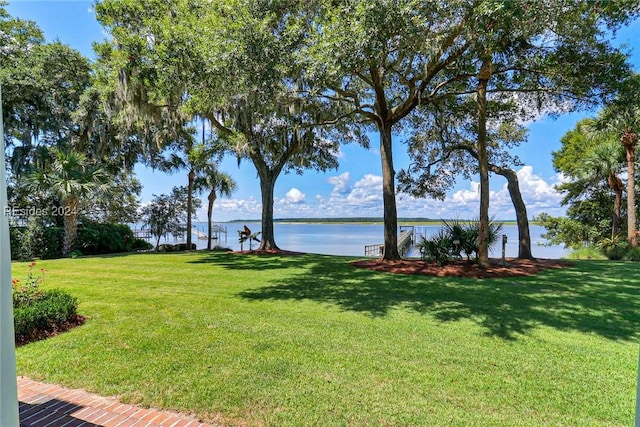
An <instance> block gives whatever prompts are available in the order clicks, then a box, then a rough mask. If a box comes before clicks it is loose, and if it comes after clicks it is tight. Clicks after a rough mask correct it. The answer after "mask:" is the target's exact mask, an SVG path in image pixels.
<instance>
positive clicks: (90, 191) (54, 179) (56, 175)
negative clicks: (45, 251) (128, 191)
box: [27, 148, 109, 256]
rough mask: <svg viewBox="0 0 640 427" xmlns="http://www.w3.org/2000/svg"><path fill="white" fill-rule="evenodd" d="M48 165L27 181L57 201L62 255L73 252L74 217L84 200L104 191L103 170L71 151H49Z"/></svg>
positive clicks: (75, 223) (75, 218) (104, 174)
mask: <svg viewBox="0 0 640 427" xmlns="http://www.w3.org/2000/svg"><path fill="white" fill-rule="evenodd" d="M51 154H52V158H53V159H52V162H51V163H50V164H49V165H48V166H47V167H46V168H41V169H36V170H35V171H33V172H32V173H31V174H30V175H29V176H28V178H27V181H28V185H29V186H30V187H32V188H33V189H35V190H38V191H45V192H51V193H53V194H54V195H55V196H56V197H58V199H59V200H60V205H61V210H60V211H58V212H59V213H60V214H61V215H62V216H63V220H64V239H63V242H62V255H65V256H66V255H68V254H69V252H71V251H72V250H73V247H74V245H75V241H76V236H77V234H78V215H79V214H80V212H81V210H82V208H83V207H84V206H83V205H84V204H85V203H86V201H87V199H88V198H89V197H90V196H91V195H94V194H96V193H97V192H98V191H108V188H109V187H108V186H107V185H106V179H107V174H106V173H105V171H104V170H103V169H102V168H100V167H97V166H95V165H94V164H92V163H90V162H89V161H88V159H87V157H86V156H85V155H84V154H82V153H78V152H75V151H71V150H62V149H60V148H52V149H51Z"/></svg>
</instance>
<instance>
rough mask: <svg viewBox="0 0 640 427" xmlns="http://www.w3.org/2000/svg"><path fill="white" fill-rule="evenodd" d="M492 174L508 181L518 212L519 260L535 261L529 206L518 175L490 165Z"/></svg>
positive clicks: (510, 194)
mask: <svg viewBox="0 0 640 427" xmlns="http://www.w3.org/2000/svg"><path fill="white" fill-rule="evenodd" d="M489 168H490V169H491V171H492V172H494V173H497V174H498V175H501V176H504V177H505V178H506V179H507V188H508V189H509V196H511V203H513V208H514V209H515V211H516V221H517V223H518V258H519V259H534V257H533V255H532V253H531V234H530V232H529V219H528V218H527V206H526V205H525V203H524V200H522V193H520V186H519V185H518V174H516V172H515V171H514V170H512V169H509V168H502V167H498V166H496V165H489Z"/></svg>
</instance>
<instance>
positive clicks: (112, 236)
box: [75, 223, 136, 255]
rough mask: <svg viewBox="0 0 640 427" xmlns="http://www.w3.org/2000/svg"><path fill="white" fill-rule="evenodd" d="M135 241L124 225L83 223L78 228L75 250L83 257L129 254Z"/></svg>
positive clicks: (129, 230)
mask: <svg viewBox="0 0 640 427" xmlns="http://www.w3.org/2000/svg"><path fill="white" fill-rule="evenodd" d="M135 240H136V239H135V236H134V234H133V231H131V229H130V228H129V227H128V226H126V225H122V224H99V223H85V224H82V225H80V226H79V227H78V237H77V238H76V245H75V248H76V249H77V250H79V251H80V252H82V254H83V255H98V254H113V253H119V252H131V251H132V250H133V245H134V243H135Z"/></svg>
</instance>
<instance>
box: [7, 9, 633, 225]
mask: <svg viewBox="0 0 640 427" xmlns="http://www.w3.org/2000/svg"><path fill="white" fill-rule="evenodd" d="M92 4H93V2H92V1H90V0H67V1H57V0H49V1H33V0H13V1H9V5H8V6H7V10H8V12H9V13H10V14H11V15H12V16H14V17H19V18H22V19H29V20H33V21H35V22H36V23H37V24H38V26H39V27H40V28H41V29H42V30H43V32H44V34H45V37H46V38H47V40H48V41H53V40H55V39H59V40H60V41H61V42H63V43H65V44H68V45H69V46H71V47H73V48H75V49H77V50H79V51H80V52H81V53H83V54H84V55H86V56H88V57H90V58H93V57H94V54H93V50H92V47H91V44H92V42H94V41H100V40H103V39H105V38H106V37H107V35H106V34H105V32H104V31H103V29H102V27H101V26H100V24H99V23H98V22H97V21H96V19H95V14H94V13H93V11H92ZM638 34H640V21H635V22H634V23H633V24H632V25H631V26H630V27H627V28H624V29H622V30H620V31H618V33H617V34H616V38H615V43H616V45H621V44H625V45H627V46H628V47H629V48H630V49H632V54H633V55H632V63H633V64H634V66H635V68H636V69H638V68H639V66H640V52H638V50H640V43H639V40H638ZM634 47H635V49H633V48H634ZM589 114H590V113H589V112H581V113H571V114H566V115H563V116H561V117H559V118H557V119H555V120H554V119H550V118H543V119H541V120H539V121H537V122H535V123H532V124H530V125H529V126H528V128H529V139H528V142H526V143H525V144H523V145H521V146H520V147H518V148H517V149H515V150H514V153H516V154H517V155H519V156H520V158H521V160H522V161H523V162H524V163H525V165H524V166H523V167H521V168H517V171H518V175H519V179H520V187H521V191H522V193H523V197H524V199H525V202H526V204H527V209H528V214H529V217H533V216H535V215H537V214H539V213H540V212H548V213H550V214H552V215H562V214H563V213H564V209H563V208H562V207H561V206H560V200H561V196H560V195H559V194H557V193H556V192H555V190H554V189H553V185H554V184H557V183H559V182H561V179H562V178H561V177H560V176H558V174H556V172H555V171H554V170H553V167H552V164H551V152H552V151H554V150H558V149H559V148H560V138H561V137H562V136H563V135H564V134H565V133H566V132H567V131H568V130H570V129H572V128H573V127H574V126H575V123H576V122H577V121H578V120H580V119H581V118H583V117H585V116H587V115H589ZM371 136H372V141H371V142H372V143H371V149H369V150H365V149H363V148H361V147H359V146H355V145H347V146H343V147H342V149H341V157H340V167H339V168H338V169H337V170H332V171H327V172H325V173H316V172H313V171H307V172H305V173H304V175H302V176H300V175H295V174H292V175H282V176H281V177H280V178H279V180H278V182H277V184H276V188H275V205H274V213H275V217H276V218H287V217H345V216H346V217H348V216H374V217H381V216H382V177H381V175H382V174H381V166H380V157H379V151H378V149H377V148H376V147H377V146H378V140H377V135H375V134H372V135H371ZM394 162H395V168H396V170H400V169H401V168H403V167H405V166H406V165H407V164H408V157H407V155H406V150H405V147H404V145H403V144H402V139H401V138H400V137H399V136H398V137H396V138H395V146H394ZM220 168H221V169H222V170H224V171H226V172H228V173H229V174H231V175H232V177H233V178H234V179H235V180H236V182H237V183H238V190H237V191H236V192H235V193H234V194H233V195H232V197H230V198H226V199H225V198H221V199H219V200H218V201H217V202H216V206H215V207H214V218H215V220H217V221H227V220H233V219H257V218H260V212H261V204H260V186H259V181H258V178H257V175H256V172H255V169H254V167H253V165H252V164H251V163H250V162H248V161H243V162H242V163H241V165H240V167H238V165H237V161H236V159H235V158H228V159H225V160H224V161H223V162H222V164H221V167H220ZM136 173H137V176H138V178H139V179H140V180H141V182H142V184H143V186H144V189H143V192H142V196H141V201H142V203H145V202H148V201H149V200H150V199H151V197H152V194H161V193H168V192H169V191H171V188H172V187H173V186H176V185H184V184H186V173H176V174H173V175H166V174H163V173H160V172H158V171H152V170H150V169H147V168H144V167H141V166H140V167H137V168H136ZM490 179H491V201H490V211H491V214H492V215H494V216H495V217H496V218H501V219H513V218H515V214H514V211H513V207H512V205H511V201H510V199H509V194H508V192H507V189H506V182H505V180H504V179H503V178H502V177H500V176H494V175H492V176H491V178H490ZM478 207H479V191H478V183H477V182H468V181H464V180H463V179H459V181H458V184H457V185H456V187H455V188H454V189H453V190H452V191H450V192H449V194H448V195H447V198H446V200H445V201H442V202H441V201H436V200H430V199H414V198H412V197H409V196H406V195H400V194H399V195H398V215H399V216H401V217H430V218H452V217H460V218H472V217H475V216H477V212H478ZM198 217H199V218H200V219H202V220H204V219H206V214H205V213H204V211H202V212H199V214H198Z"/></svg>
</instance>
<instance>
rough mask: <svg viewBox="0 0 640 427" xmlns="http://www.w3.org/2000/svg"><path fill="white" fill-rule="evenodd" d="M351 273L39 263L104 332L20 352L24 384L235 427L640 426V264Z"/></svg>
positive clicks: (72, 335)
mask: <svg viewBox="0 0 640 427" xmlns="http://www.w3.org/2000/svg"><path fill="white" fill-rule="evenodd" d="M349 260H350V259H349V258H341V257H329V256H319V255H305V256H296V257H278V256H263V257H259V256H241V255H228V254H224V253H213V254H210V253H204V252H196V253H186V254H140V255H123V256H112V257H94V258H79V259H63V260H55V261H39V262H38V265H37V267H36V269H39V268H46V269H48V270H49V271H48V272H47V273H46V274H47V276H46V283H45V285H44V286H45V287H60V288H64V289H66V290H68V291H70V292H71V293H73V294H74V295H75V296H77V297H78V298H79V300H80V312H81V313H82V314H84V315H85V316H87V317H88V318H89V320H88V321H87V323H86V324H85V325H83V326H81V327H79V328H76V329H74V330H72V331H70V332H68V333H65V334H62V335H60V336H58V337H55V338H53V339H49V340H46V341H42V342H37V343H32V344H29V345H27V346H24V347H21V348H19V349H18V352H17V353H18V354H17V356H18V371H19V373H20V374H22V375H27V376H29V377H31V378H33V379H36V380H43V381H47V382H55V383H61V384H63V385H65V386H69V387H79V388H84V389H87V390H89V391H92V392H95V393H99V394H101V395H105V396H117V397H118V398H119V399H121V400H122V401H124V402H129V403H136V404H141V405H145V406H153V407H157V408H165V409H172V410H177V411H181V412H187V413H193V414H195V415H197V416H199V417H201V418H203V419H205V420H209V421H217V422H219V423H222V424H224V425H234V424H242V423H246V424H248V425H273V426H287V425H291V426H300V425H317V426H334V425H335V426H344V425H349V426H361V425H371V426H380V425H398V426H407V425H425V426H509V427H511V426H629V425H631V424H632V422H633V417H634V413H633V412H634V408H635V382H636V374H637V371H636V370H637V363H638V338H639V337H640V330H639V327H638V325H639V321H640V268H639V265H638V264H637V263H625V262H606V261H579V262H577V264H576V267H574V268H568V269H562V270H550V271H547V272H544V273H541V274H539V275H537V276H534V277H528V278H523V277H518V278H512V279H501V280H473V279H455V278H434V277H415V276H403V275H390V274H383V273H375V272H371V271H367V270H359V269H355V268H353V267H351V266H350V265H349V264H348V261H349ZM13 269H14V277H16V278H23V277H24V276H25V274H26V270H27V264H24V263H20V264H14V266H13Z"/></svg>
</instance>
